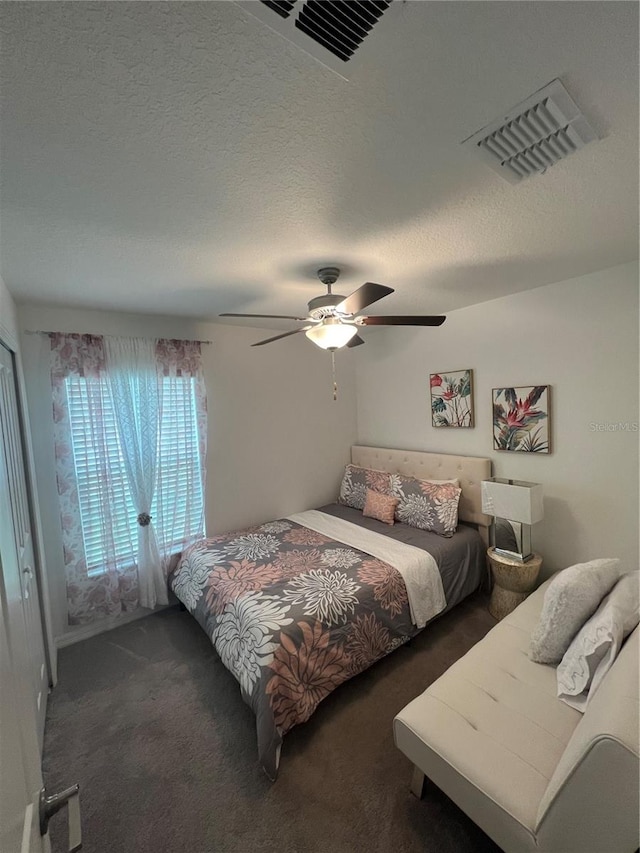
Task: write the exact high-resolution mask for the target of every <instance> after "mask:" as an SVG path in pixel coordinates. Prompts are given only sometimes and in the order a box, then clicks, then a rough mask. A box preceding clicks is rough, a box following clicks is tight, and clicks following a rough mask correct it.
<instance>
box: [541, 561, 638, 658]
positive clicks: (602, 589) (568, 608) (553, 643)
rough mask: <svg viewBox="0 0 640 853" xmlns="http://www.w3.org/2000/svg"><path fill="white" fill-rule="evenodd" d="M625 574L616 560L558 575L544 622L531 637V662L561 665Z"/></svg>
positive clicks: (544, 609) (549, 591)
mask: <svg viewBox="0 0 640 853" xmlns="http://www.w3.org/2000/svg"><path fill="white" fill-rule="evenodd" d="M622 574H623V570H622V568H621V566H620V560H618V559H616V558H605V559H600V560H591V562H589V563H577V564H576V565H575V566H570V567H569V568H568V569H564V570H563V571H561V572H558V574H557V575H555V576H554V578H553V581H552V582H551V583H550V584H549V586H548V588H547V591H546V593H545V597H544V602H543V604H542V612H541V613H540V621H539V622H538V625H537V626H536V628H535V629H534V631H533V633H532V634H531V646H530V648H529V657H530V658H531V660H534V661H537V662H538V663H553V664H558V663H560V661H561V660H562V656H563V655H564V653H565V652H566V651H567V649H568V648H569V645H570V643H571V640H573V638H574V637H575V635H576V634H577V633H578V631H579V630H580V628H582V626H583V625H584V623H585V622H586V621H587V619H588V618H589V617H590V616H591V615H592V614H593V613H595V611H596V610H597V608H598V605H599V604H600V602H601V601H602V599H603V598H604V596H605V595H606V594H607V593H608V592H609V590H610V589H611V588H612V587H613V585H614V584H615V583H616V581H618V579H619V578H620V577H621V575H622Z"/></svg>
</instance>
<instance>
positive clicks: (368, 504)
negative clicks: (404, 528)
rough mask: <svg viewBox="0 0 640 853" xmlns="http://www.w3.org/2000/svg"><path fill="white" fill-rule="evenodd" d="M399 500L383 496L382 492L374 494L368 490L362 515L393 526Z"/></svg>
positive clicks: (371, 490)
mask: <svg viewBox="0 0 640 853" xmlns="http://www.w3.org/2000/svg"><path fill="white" fill-rule="evenodd" d="M398 503H399V499H398V498H394V497H392V496H391V495H383V494H382V492H374V490H373V489H367V499H366V501H365V503H364V509H363V510H362V514H363V515H366V516H367V517H368V518H377V519H378V521H384V523H385V524H393V520H394V519H393V514H394V512H395V511H396V507H397V506H398Z"/></svg>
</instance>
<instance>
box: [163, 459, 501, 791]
mask: <svg viewBox="0 0 640 853" xmlns="http://www.w3.org/2000/svg"><path fill="white" fill-rule="evenodd" d="M351 461H352V463H353V464H354V465H356V466H360V467H362V468H367V469H374V470H377V471H383V472H389V473H390V474H401V475H405V476H408V477H416V478H418V479H420V480H433V479H435V480H445V479H450V478H457V479H458V480H459V482H460V488H461V489H462V492H461V494H460V500H459V505H458V522H459V523H458V527H457V530H456V532H455V533H454V534H453V536H452V537H451V538H444V537H442V536H438V535H437V534H435V533H430V532H427V531H425V530H420V529H418V528H416V527H412V526H409V525H407V524H403V523H400V522H397V523H395V524H394V525H392V526H390V525H387V524H383V523H382V522H380V521H377V520H376V519H374V518H368V517H365V516H363V513H362V512H361V511H360V510H359V509H354V508H352V507H349V506H345V505H344V504H342V503H335V504H329V505H326V506H323V507H320V508H319V509H317V510H310V511H306V512H304V513H296V514H294V515H291V516H288V517H287V518H282V519H277V520H275V521H270V522H267V523H265V524H262V525H259V526H257V527H252V528H249V529H247V530H241V531H234V532H232V533H225V534H222V535H218V536H213V537H211V538H208V539H204V540H201V541H200V542H198V543H196V544H195V545H193V546H191V547H190V548H188V549H187V550H186V551H185V553H184V554H183V557H182V559H181V561H180V563H179V565H178V567H177V568H176V570H175V572H174V573H173V575H172V576H171V577H170V586H171V588H172V589H173V591H174V593H175V594H176V596H177V597H178V599H179V600H180V601H181V602H182V603H183V604H184V606H185V607H186V608H187V609H188V610H189V612H190V613H191V614H192V615H193V616H194V617H195V618H196V619H197V621H198V622H199V624H200V625H201V627H202V628H203V629H204V631H205V632H206V633H207V635H208V636H209V638H210V639H211V642H212V643H213V645H214V647H215V649H216V651H217V652H218V654H219V656H220V658H221V660H222V662H223V663H224V665H225V666H226V667H227V669H229V670H230V671H231V672H232V673H233V675H234V676H235V677H236V679H237V680H238V682H239V684H240V690H241V694H242V697H243V699H244V701H245V702H246V703H247V704H248V705H250V707H251V708H252V709H253V711H254V713H255V715H256V727H257V735H258V755H259V759H260V763H261V765H262V767H263V769H264V770H265V772H266V774H267V775H268V776H269V778H270V779H275V778H276V776H277V772H278V766H279V762H280V750H281V745H282V740H283V737H284V735H285V734H286V732H288V731H289V730H290V729H291V728H293V726H295V725H298V724H299V723H302V722H305V721H306V720H308V719H309V717H310V716H311V714H312V713H313V711H314V710H315V708H316V707H317V706H318V705H319V703H320V702H321V701H322V700H323V699H324V698H325V697H326V696H328V695H329V693H331V692H332V691H333V690H334V689H335V688H336V687H338V686H339V685H340V684H341V683H343V682H344V681H346V680H347V679H349V678H352V677H354V676H356V675H358V674H359V673H361V672H363V671H364V670H365V669H367V668H368V667H369V666H371V665H372V664H373V663H375V662H376V661H378V660H380V659H381V658H383V657H385V656H386V655H388V654H389V653H390V652H392V651H393V650H394V649H396V648H398V647H399V646H401V645H403V644H404V643H406V642H407V641H408V640H410V639H411V638H412V637H413V636H415V635H416V634H417V633H418V632H419V631H421V630H422V629H423V628H424V626H425V625H426V624H427V622H429V621H431V619H433V618H435V617H436V616H438V615H440V614H442V613H443V612H445V611H447V610H449V609H451V607H454V606H455V605H456V604H457V603H459V602H460V601H462V599H463V598H465V597H466V596H467V595H469V594H471V593H472V592H473V591H475V590H476V589H477V588H478V586H480V584H481V583H482V581H483V579H484V578H485V576H486V561H485V550H486V542H487V534H488V524H489V522H490V518H489V517H488V516H486V515H484V514H483V513H482V511H481V494H480V483H481V481H482V480H483V479H487V478H488V477H490V476H491V461H490V460H489V459H484V458H478V457H466V456H449V455H442V454H434V453H425V452H421V451H404V450H393V449H386V448H375V447H365V446H361V445H358V446H354V447H352V449H351Z"/></svg>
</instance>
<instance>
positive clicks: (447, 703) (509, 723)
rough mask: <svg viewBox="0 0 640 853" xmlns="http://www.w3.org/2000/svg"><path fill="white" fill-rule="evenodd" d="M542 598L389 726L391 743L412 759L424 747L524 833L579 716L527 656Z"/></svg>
mask: <svg viewBox="0 0 640 853" xmlns="http://www.w3.org/2000/svg"><path fill="white" fill-rule="evenodd" d="M543 595H544V592H541V593H533V594H532V596H530V597H529V598H528V599H527V601H525V602H524V604H522V605H521V606H520V607H519V608H518V609H517V610H516V611H515V613H516V614H517V616H516V617H515V619H513V620H512V619H511V616H513V614H511V615H510V616H507V617H506V618H505V619H504V620H503V621H502V622H500V624H499V625H498V626H497V627H496V628H494V629H493V630H492V631H491V632H490V633H489V634H487V636H486V637H485V638H484V639H483V640H482V641H481V642H480V643H478V644H477V645H476V646H474V647H473V648H472V649H471V650H470V651H469V652H467V654H466V655H465V656H464V657H463V658H461V659H460V660H458V661H457V662H456V663H454V664H453V666H451V667H450V668H449V669H448V670H447V671H446V672H445V673H444V675H442V676H441V677H440V678H439V679H438V680H437V681H435V682H434V683H433V684H432V685H431V686H430V687H429V688H428V690H427V691H426V692H425V693H423V694H422V695H421V696H418V698H417V699H414V701H413V702H410V703H409V705H407V707H406V708H404V709H403V710H402V711H401V712H400V713H399V714H398V716H397V717H396V719H395V721H394V733H395V738H396V743H397V745H398V746H399V747H400V749H402V751H403V752H405V753H406V754H407V755H409V756H410V757H411V759H412V760H414V761H415V760H416V757H417V755H418V751H419V750H420V749H421V746H420V744H422V745H424V744H427V745H428V749H429V751H430V753H434V754H435V755H437V756H438V758H439V759H443V760H444V762H446V764H447V765H448V766H451V767H452V768H453V769H454V770H455V771H456V772H457V774H460V775H461V776H462V777H463V778H464V779H466V780H468V781H469V782H470V783H471V784H472V785H473V786H476V787H478V788H479V789H480V790H481V791H482V792H483V793H484V794H485V795H486V796H487V797H488V798H489V799H490V800H493V801H494V802H495V803H499V804H500V807H501V809H503V810H504V811H506V812H507V813H508V815H510V816H511V818H513V819H515V821H517V822H518V823H519V824H521V825H522V826H523V827H526V828H529V829H530V828H532V827H533V826H534V825H535V821H536V816H537V812H538V807H539V804H540V801H541V799H542V797H543V795H544V792H545V790H546V787H547V785H548V783H549V779H550V778H551V776H552V775H553V773H554V771H555V768H556V767H557V765H558V762H559V760H560V758H561V756H562V753H563V752H564V749H565V747H566V745H567V743H568V742H569V739H570V738H571V736H572V734H573V732H574V730H575V727H576V725H577V724H578V722H579V720H580V718H581V715H580V713H579V712H578V711H575V710H574V709H573V708H570V707H569V706H568V705H565V704H564V703H562V702H558V700H557V698H556V679H555V670H554V669H553V668H552V667H549V666H540V665H539V664H535V663H532V661H530V660H529V658H528V656H527V649H528V646H529V635H530V630H531V627H532V625H534V624H535V622H536V620H537V616H538V614H539V612H540V603H541V599H542V596H543ZM429 760H430V759H429V758H428V757H427V756H426V754H425V762H428V761H429ZM418 763H419V762H418ZM420 766H421V768H422V769H423V770H425V771H426V772H427V775H428V776H430V778H432V779H433V780H434V781H435V782H436V784H438V779H437V778H436V777H435V776H434V775H433V774H432V773H430V772H429V770H430V768H429V767H427V766H425V765H424V764H421V765H420Z"/></svg>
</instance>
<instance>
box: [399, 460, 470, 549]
mask: <svg viewBox="0 0 640 853" xmlns="http://www.w3.org/2000/svg"><path fill="white" fill-rule="evenodd" d="M389 485H390V489H391V494H392V495H394V496H395V497H397V498H399V499H400V502H399V503H398V507H397V509H396V521H402V522H403V523H404V524H408V525H409V526H410V527H419V528H420V529H421V530H430V531H431V532H432V533H438V534H439V535H440V536H453V534H454V533H455V531H456V527H457V526H458V502H459V501H460V495H461V494H462V489H461V488H459V487H458V486H454V484H453V483H434V482H432V481H430V480H416V479H415V477H405V476H404V475H403V474H391V475H390V476H389Z"/></svg>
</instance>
